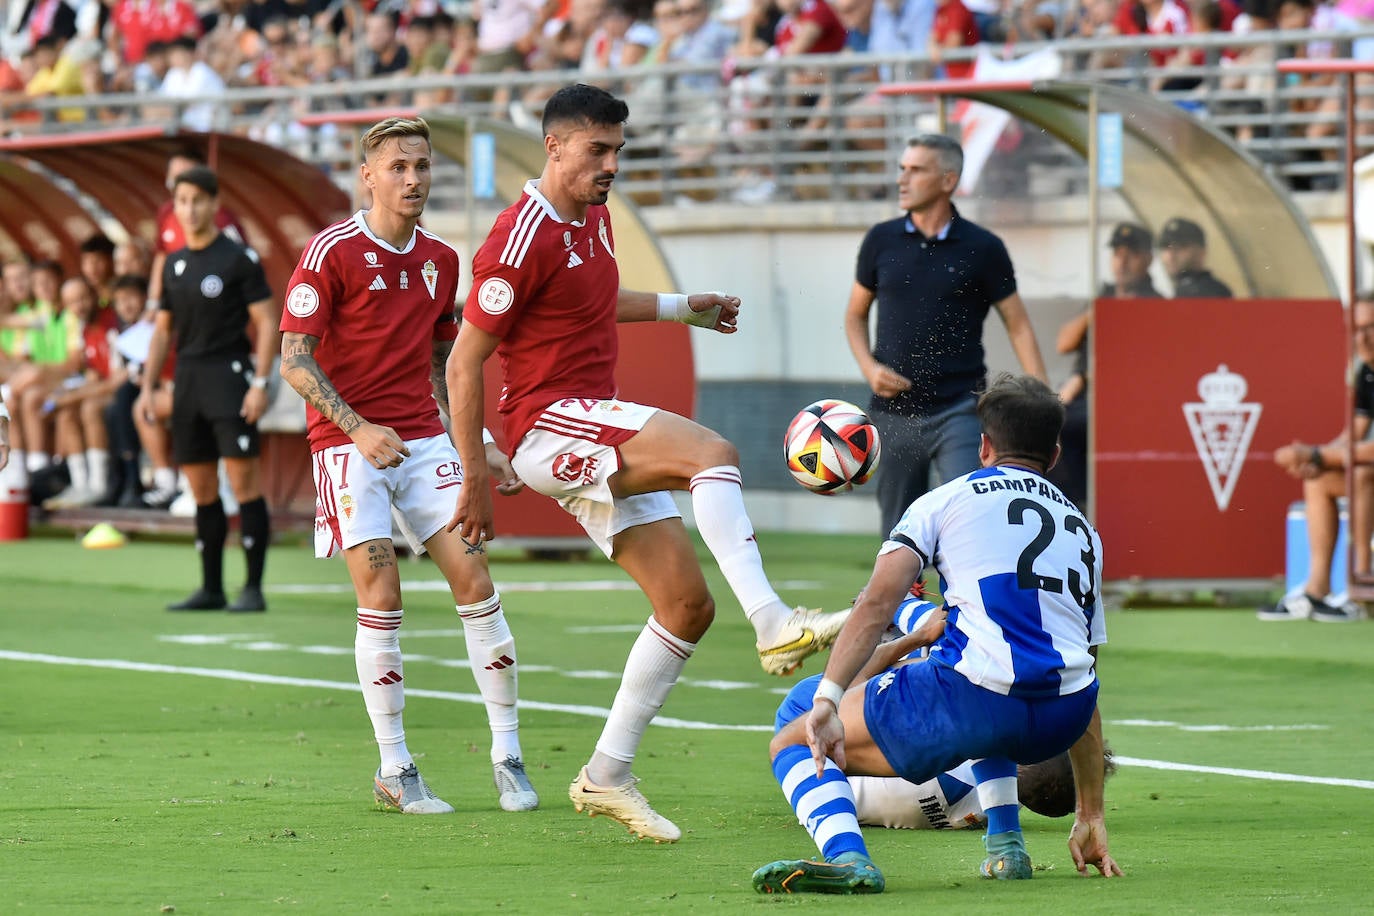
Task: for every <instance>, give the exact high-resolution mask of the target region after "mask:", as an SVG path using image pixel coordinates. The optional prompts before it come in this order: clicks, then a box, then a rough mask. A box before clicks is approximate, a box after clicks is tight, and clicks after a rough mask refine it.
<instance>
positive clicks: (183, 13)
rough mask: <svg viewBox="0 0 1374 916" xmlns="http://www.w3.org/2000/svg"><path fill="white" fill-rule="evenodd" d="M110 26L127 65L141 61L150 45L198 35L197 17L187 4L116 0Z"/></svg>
mask: <svg viewBox="0 0 1374 916" xmlns="http://www.w3.org/2000/svg"><path fill="white" fill-rule="evenodd" d="M110 22H111V24H112V25H113V28H112V30H111V34H112V35H113V36H114V40H115V41H116V42H117V45H118V47H119V50H120V58H121V59H122V60H123V61H124V62H125V63H126V64H137V63H139V62H140V61H142V60H143V57H144V55H145V53H146V52H147V49H148V45H149V43H150V42H154V41H160V42H164V43H170V42H172V41H173V40H175V39H177V38H182V37H187V36H189V37H191V38H199V37H200V33H201V26H200V17H199V16H197V15H196V8H195V7H194V6H193V5H191V3H190V2H188V0H117V2H115V4H114V9H113V10H112V11H111V13H110Z"/></svg>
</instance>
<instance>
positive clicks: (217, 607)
mask: <svg viewBox="0 0 1374 916" xmlns="http://www.w3.org/2000/svg"><path fill="white" fill-rule="evenodd" d="M226 604H228V601H227V600H226V599H225V597H224V592H207V591H206V590H205V589H203V588H198V589H196V590H195V591H193V592H191V595H190V597H189V598H187V599H186V600H185V601H178V602H177V603H176V604H169V605H167V610H169V611H222V610H224V608H225V605H226Z"/></svg>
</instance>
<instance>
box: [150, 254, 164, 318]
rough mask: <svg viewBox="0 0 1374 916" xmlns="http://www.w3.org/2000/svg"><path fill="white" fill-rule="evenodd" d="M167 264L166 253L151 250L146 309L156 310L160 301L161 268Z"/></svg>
mask: <svg viewBox="0 0 1374 916" xmlns="http://www.w3.org/2000/svg"><path fill="white" fill-rule="evenodd" d="M166 264H167V253H166V252H164V251H155V252H153V263H152V266H151V267H149V268H148V300H147V302H148V311H150V312H156V311H157V309H158V306H159V305H160V304H161V303H162V268H163V267H164V266H166Z"/></svg>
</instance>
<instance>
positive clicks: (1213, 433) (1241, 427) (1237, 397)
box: [1183, 363, 1263, 512]
mask: <svg viewBox="0 0 1374 916" xmlns="http://www.w3.org/2000/svg"><path fill="white" fill-rule="evenodd" d="M1248 388H1249V386H1247V385H1246V383H1245V377H1244V376H1242V375H1239V374H1238V373H1235V372H1232V371H1231V370H1230V369H1227V368H1226V364H1225V363H1222V364H1221V365H1219V366H1217V371H1216V372H1209V373H1207V374H1206V375H1204V376H1203V377H1202V378H1201V379H1199V380H1198V383H1197V393H1198V395H1199V396H1200V397H1201V398H1202V402H1201V403H1197V402H1193V403H1185V404H1184V405H1183V416H1184V418H1185V419H1187V421H1188V431H1189V432H1191V433H1192V434H1193V446H1194V447H1195V448H1196V449H1197V454H1198V457H1199V458H1201V459H1202V469H1203V471H1205V472H1206V474H1207V483H1208V484H1209V485H1210V486H1211V488H1212V496H1213V498H1214V499H1216V502H1217V509H1219V510H1220V511H1222V512H1225V511H1226V507H1227V506H1229V505H1230V504H1231V494H1233V493H1234V492H1235V491H1236V482H1237V481H1239V480H1240V473H1241V471H1242V470H1244V468H1245V456H1246V455H1247V454H1248V453H1249V451H1250V440H1251V439H1252V438H1254V435H1255V428H1256V427H1258V426H1259V418H1260V412H1261V411H1262V409H1263V405H1260V404H1254V403H1246V402H1245V394H1246V392H1247V390H1248Z"/></svg>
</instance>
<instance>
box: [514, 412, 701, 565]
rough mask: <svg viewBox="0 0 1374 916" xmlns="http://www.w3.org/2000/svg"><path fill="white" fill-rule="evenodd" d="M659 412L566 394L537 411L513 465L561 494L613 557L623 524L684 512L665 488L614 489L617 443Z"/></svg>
mask: <svg viewBox="0 0 1374 916" xmlns="http://www.w3.org/2000/svg"><path fill="white" fill-rule="evenodd" d="M656 413H658V408H657V407H648V406H645V405H643V404H635V403H632V402H630V401H617V400H606V401H597V400H588V399H581V398H566V399H564V400H562V401H558V402H556V403H554V404H551V405H550V406H549V407H548V408H547V409H545V411H544V412H543V413H542V414H540V415H539V419H538V420H536V421H535V423H534V426H533V427H532V428H531V429H530V431H529V432H528V433H526V434H525V438H524V439H522V440H521V442H520V448H519V449H517V450H516V452H515V454H514V455H513V456H511V465H512V466H513V467H514V468H515V473H516V474H518V475H520V479H521V480H523V481H524V482H525V484H526V486H529V487H532V488H533V489H534V490H536V491H537V492H540V493H543V494H544V495H545V496H551V497H553V498H554V499H556V500H558V504H559V505H560V506H562V507H563V508H564V509H565V510H566V511H567V512H568V513H570V514H571V515H572V516H573V517H574V518H576V519H577V521H578V524H580V525H581V526H582V529H583V530H584V531H586V532H587V536H588V537H590V538H591V539H592V541H593V542H594V543H595V544H596V546H597V547H600V548H601V552H602V553H604V554H605V555H606V556H607V557H609V556H611V546H612V545H611V541H612V539H614V538H615V536H616V535H617V534H619V533H620V532H622V531H624V530H625V529H627V528H633V527H635V526H636V525H647V524H648V523H649V522H656V521H659V520H661V519H665V518H681V517H682V513H681V512H678V510H677V504H676V503H674V502H673V497H672V494H670V493H668V492H666V491H659V492H654V493H641V494H638V495H635V496H627V497H623V498H620V499H617V498H616V497H615V496H613V495H612V494H611V484H610V480H611V475H613V474H614V473H615V472H616V471H618V470H620V450H619V445H620V444H621V443H622V442H625V441H627V440H629V439H630V438H631V437H633V436H634V434H635V433H637V432H639V431H640V430H641V429H643V428H644V424H646V423H648V422H649V418H650V417H652V416H653V415H654V414H656Z"/></svg>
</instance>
